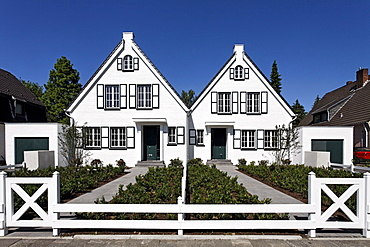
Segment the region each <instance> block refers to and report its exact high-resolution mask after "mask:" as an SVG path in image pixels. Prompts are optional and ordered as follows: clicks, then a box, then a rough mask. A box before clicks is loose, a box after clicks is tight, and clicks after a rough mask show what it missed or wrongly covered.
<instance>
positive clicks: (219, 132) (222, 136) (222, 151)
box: [211, 128, 226, 159]
mask: <svg viewBox="0 0 370 247" xmlns="http://www.w3.org/2000/svg"><path fill="white" fill-rule="evenodd" d="M211 136H212V159H226V129H225V128H214V129H212V130H211Z"/></svg>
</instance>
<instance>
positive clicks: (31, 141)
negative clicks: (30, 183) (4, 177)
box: [14, 137, 49, 164]
mask: <svg viewBox="0 0 370 247" xmlns="http://www.w3.org/2000/svg"><path fill="white" fill-rule="evenodd" d="M14 147H15V163H16V164H21V163H22V162H23V161H24V155H23V152H24V151H36V150H49V138H48V137H41V138H33V137H31V138H28V137H25V138H19V137H16V138H15V140H14Z"/></svg>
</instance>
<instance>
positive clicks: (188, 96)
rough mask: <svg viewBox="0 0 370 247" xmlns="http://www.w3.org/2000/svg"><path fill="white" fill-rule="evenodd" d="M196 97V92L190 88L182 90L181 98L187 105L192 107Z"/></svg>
mask: <svg viewBox="0 0 370 247" xmlns="http://www.w3.org/2000/svg"><path fill="white" fill-rule="evenodd" d="M195 99H196V95H195V92H194V91H193V90H192V89H190V90H189V91H188V92H186V91H184V90H182V91H181V100H182V101H183V102H184V103H185V105H186V106H187V107H188V108H190V107H191V105H192V104H193V103H194V101H195Z"/></svg>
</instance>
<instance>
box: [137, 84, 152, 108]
mask: <svg viewBox="0 0 370 247" xmlns="http://www.w3.org/2000/svg"><path fill="white" fill-rule="evenodd" d="M152 106H153V102H152V86H151V85H137V108H138V109H151V108H152Z"/></svg>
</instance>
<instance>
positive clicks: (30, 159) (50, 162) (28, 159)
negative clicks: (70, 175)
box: [24, 150, 55, 170]
mask: <svg viewBox="0 0 370 247" xmlns="http://www.w3.org/2000/svg"><path fill="white" fill-rule="evenodd" d="M24 162H25V163H26V167H27V168H28V169H29V170H36V169H41V170H42V169H46V168H48V167H49V166H51V167H52V168H55V160H54V151H47V150H40V151H24Z"/></svg>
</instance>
